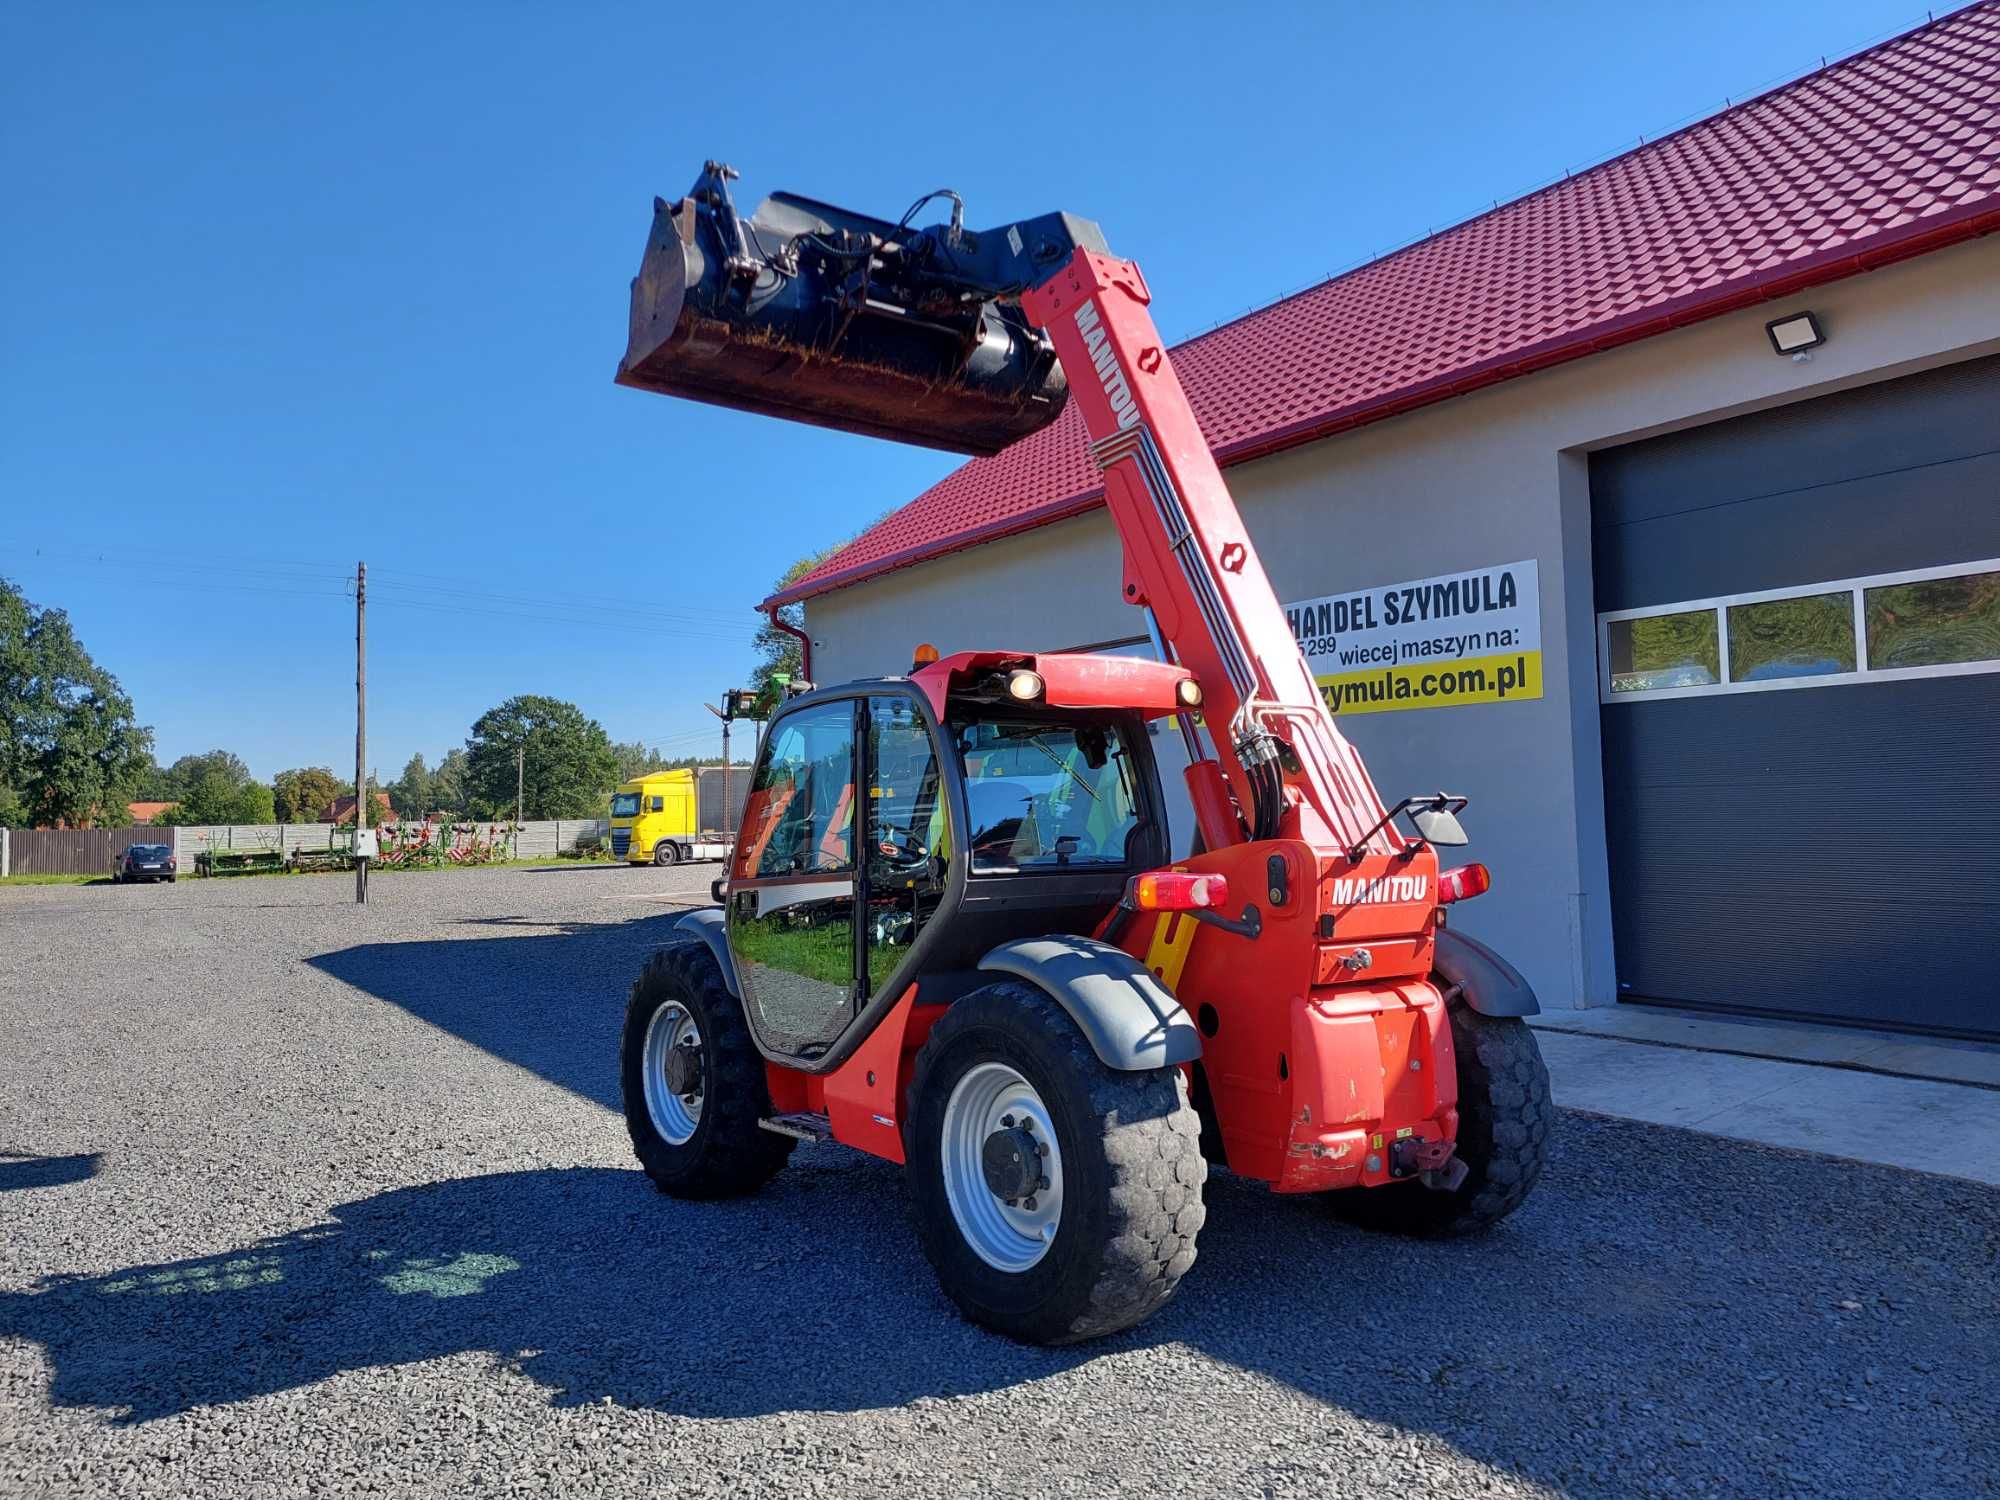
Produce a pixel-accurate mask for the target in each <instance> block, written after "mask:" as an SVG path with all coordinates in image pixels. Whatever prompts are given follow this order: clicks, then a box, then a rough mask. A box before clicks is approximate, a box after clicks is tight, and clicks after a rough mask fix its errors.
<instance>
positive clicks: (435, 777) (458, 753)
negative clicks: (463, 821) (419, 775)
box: [431, 750, 472, 817]
mask: <svg viewBox="0 0 2000 1500" xmlns="http://www.w3.org/2000/svg"><path fill="white" fill-rule="evenodd" d="M469 765H470V763H469V762H468V761H467V760H466V756H465V752H464V751H463V750H447V751H446V752H445V757H444V759H443V760H441V761H439V762H438V764H437V769H436V770H435V771H433V772H431V811H432V812H441V813H450V814H452V815H453V816H454V817H462V816H464V815H465V814H467V813H469V812H470V811H471V810H472V788H471V784H470V782H469V780H468V777H469V776H470V774H471V772H470V769H469Z"/></svg>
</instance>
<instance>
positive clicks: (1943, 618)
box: [1862, 572, 2000, 669]
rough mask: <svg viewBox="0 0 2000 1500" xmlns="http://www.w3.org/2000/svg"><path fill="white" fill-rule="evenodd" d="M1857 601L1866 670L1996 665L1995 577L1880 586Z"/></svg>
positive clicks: (1999, 610)
mask: <svg viewBox="0 0 2000 1500" xmlns="http://www.w3.org/2000/svg"><path fill="white" fill-rule="evenodd" d="M1862 597H1863V598H1864V599H1865V601H1866V605H1865V608H1864V611H1863V615H1864V618H1865V619H1866V620H1867V622H1868V665H1869V667H1870V668H1871V669H1874V668H1894V667H1942V666H1953V665H1957V664H1960V663H1971V662H1994V661H2000V572H1995V573H1961V574H1960V575H1959V576H1958V577H1956V578H1931V579H1926V580H1924V581H1922V582H1919V583H1891V584H1884V585H1882V586H1881V587H1879V588H1871V589H1868V590H1866V591H1865V592H1864V594H1863V596H1862Z"/></svg>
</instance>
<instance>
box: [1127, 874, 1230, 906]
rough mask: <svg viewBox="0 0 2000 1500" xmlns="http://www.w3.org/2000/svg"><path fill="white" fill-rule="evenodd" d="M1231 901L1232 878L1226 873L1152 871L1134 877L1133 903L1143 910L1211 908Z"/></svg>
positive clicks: (1132, 888)
mask: <svg viewBox="0 0 2000 1500" xmlns="http://www.w3.org/2000/svg"><path fill="white" fill-rule="evenodd" d="M1228 900H1229V881H1228V879H1227V877H1225V876H1222V875H1192V874H1189V873H1188V872H1187V871H1186V870H1149V871H1147V872H1146V873H1145V874H1144V875H1134V876H1133V877H1132V887H1131V905H1132V906H1134V907H1136V908H1137V909H1138V910H1140V911H1210V910H1213V909H1214V908H1216V907H1219V906H1221V905H1223V904H1224V903H1225V902H1227V901H1228Z"/></svg>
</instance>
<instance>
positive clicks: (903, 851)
mask: <svg viewBox="0 0 2000 1500" xmlns="http://www.w3.org/2000/svg"><path fill="white" fill-rule="evenodd" d="M875 852H876V853H877V854H880V855H881V856H882V857H883V858H884V859H892V860H895V861H897V862H898V863H900V864H906V865H913V864H919V863H921V862H922V861H924V860H927V859H929V858H930V857H931V851H930V849H929V847H928V846H927V845H926V844H925V843H924V842H923V840H921V839H919V838H918V837H917V836H916V835H915V834H913V833H911V832H909V831H908V830H906V829H902V828H878V829H876V830H875Z"/></svg>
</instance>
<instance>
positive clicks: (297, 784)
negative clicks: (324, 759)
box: [271, 766, 340, 823]
mask: <svg viewBox="0 0 2000 1500" xmlns="http://www.w3.org/2000/svg"><path fill="white" fill-rule="evenodd" d="M271 793H272V799H273V803H274V807H275V811H276V814H277V821H278V822H280V823H317V822H318V821H319V818H320V814H321V813H323V812H325V811H326V810H327V808H328V806H330V805H331V804H332V802H333V799H334V798H335V797H338V796H339V795H340V782H339V781H338V780H337V779H336V778H335V777H334V774H333V772H332V771H331V770H329V769H328V768H327V767H325V766H299V767H296V768H295V769H293V770H290V771H280V772H279V773H278V774H277V775H276V776H273V777H272V778H271Z"/></svg>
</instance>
